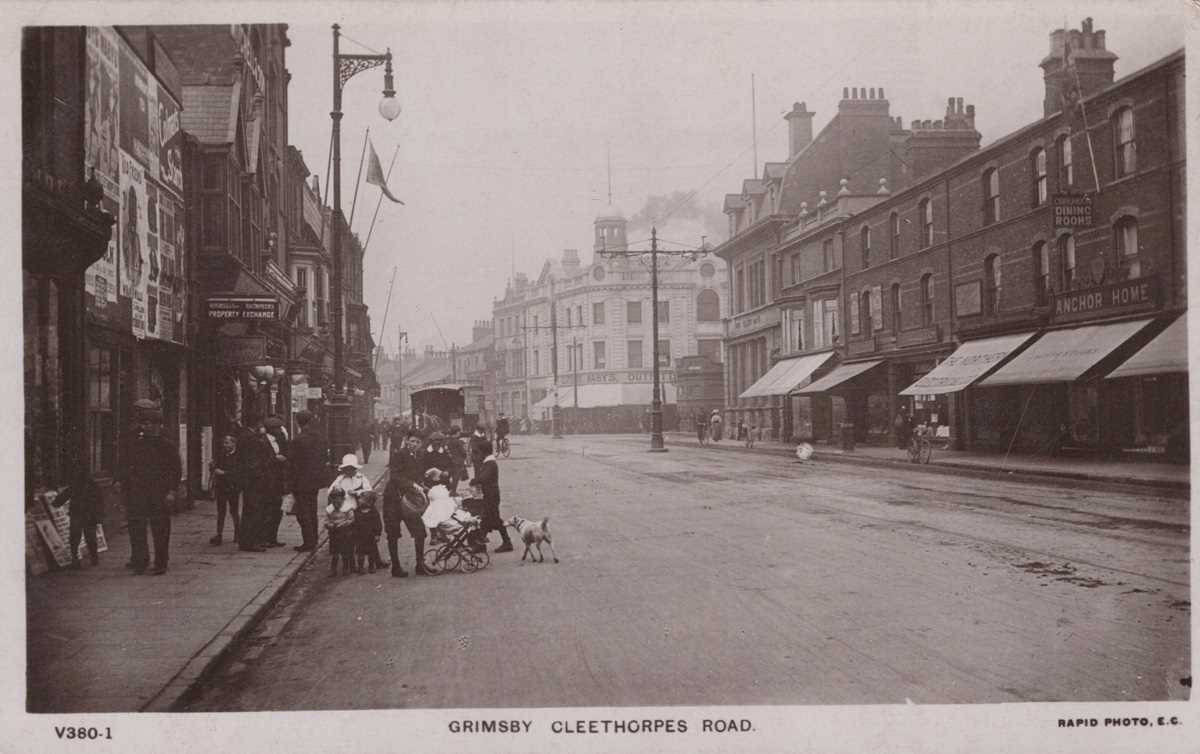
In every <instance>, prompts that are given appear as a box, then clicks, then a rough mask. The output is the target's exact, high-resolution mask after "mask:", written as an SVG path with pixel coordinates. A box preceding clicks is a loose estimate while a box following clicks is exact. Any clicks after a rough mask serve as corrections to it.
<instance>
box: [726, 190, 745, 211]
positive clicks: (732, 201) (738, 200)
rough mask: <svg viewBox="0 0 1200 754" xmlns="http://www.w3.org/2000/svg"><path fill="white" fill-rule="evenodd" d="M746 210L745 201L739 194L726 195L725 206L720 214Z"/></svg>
mask: <svg viewBox="0 0 1200 754" xmlns="http://www.w3.org/2000/svg"><path fill="white" fill-rule="evenodd" d="M745 208H746V199H745V197H743V196H742V195H741V194H726V195H725V206H724V208H723V209H722V210H721V211H722V212H733V211H735V210H739V209H745Z"/></svg>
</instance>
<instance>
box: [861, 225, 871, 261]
mask: <svg viewBox="0 0 1200 754" xmlns="http://www.w3.org/2000/svg"><path fill="white" fill-rule="evenodd" d="M858 237H859V243H860V245H861V246H862V266H863V269H864V270H865V269H866V268H868V267H870V266H871V228H870V226H868V225H864V226H863V228H862V230H861V231H859V234H858Z"/></svg>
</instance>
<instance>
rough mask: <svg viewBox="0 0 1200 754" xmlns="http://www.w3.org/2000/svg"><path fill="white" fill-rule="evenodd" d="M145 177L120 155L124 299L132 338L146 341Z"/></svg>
mask: <svg viewBox="0 0 1200 754" xmlns="http://www.w3.org/2000/svg"><path fill="white" fill-rule="evenodd" d="M146 202H147V197H146V173H145V171H144V170H143V169H142V166H141V165H139V164H138V162H137V160H135V159H133V157H132V156H131V155H129V154H127V153H126V152H125V151H123V150H122V152H121V208H120V212H119V215H118V218H119V219H118V230H119V233H120V240H121V251H120V261H121V295H122V296H125V297H127V298H129V299H131V300H132V306H133V334H134V335H135V336H136V337H138V338H144V337H146V282H147V279H148V278H149V276H150V262H149V250H148V247H149V241H148V240H147V238H146V228H147V224H148V222H147V219H146Z"/></svg>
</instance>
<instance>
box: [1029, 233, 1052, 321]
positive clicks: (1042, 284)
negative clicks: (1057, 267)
mask: <svg viewBox="0 0 1200 754" xmlns="http://www.w3.org/2000/svg"><path fill="white" fill-rule="evenodd" d="M1033 295H1034V301H1035V303H1036V304H1037V305H1038V306H1045V305H1046V303H1047V302H1048V301H1049V300H1050V250H1049V249H1048V248H1046V244H1045V242H1044V241H1038V242H1037V243H1035V244H1034V245H1033Z"/></svg>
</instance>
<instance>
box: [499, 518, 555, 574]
mask: <svg viewBox="0 0 1200 754" xmlns="http://www.w3.org/2000/svg"><path fill="white" fill-rule="evenodd" d="M549 521H550V517H549V516H547V517H546V518H543V519H542V520H541V523H535V522H533V521H527V520H525V519H523V518H521V517H520V516H513V517H512V518H510V519H508V520H507V521H505V522H504V525H505V526H511V527H512V528H514V529H516V530H517V533H518V534H520V535H521V541H522V542H524V543H525V552H524V553H522V555H521V560H522V561H524V560H525V556H526V555H528V556H529V560H530V561H532V560H533V551H532V548H533V547H534V545H536V546H537V551H538V552H537V554H538V562H539V563H544V562H546V558H545V556H544V555H542V542H545V543H546V544H547V545H549V546H550V555H551V556H552V557H553V558H554V562H555V563H557V562H558V553H556V552H555V551H554V543H553V542H551V541H550V530H549V529H548V528H546V524H547V523H549Z"/></svg>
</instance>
